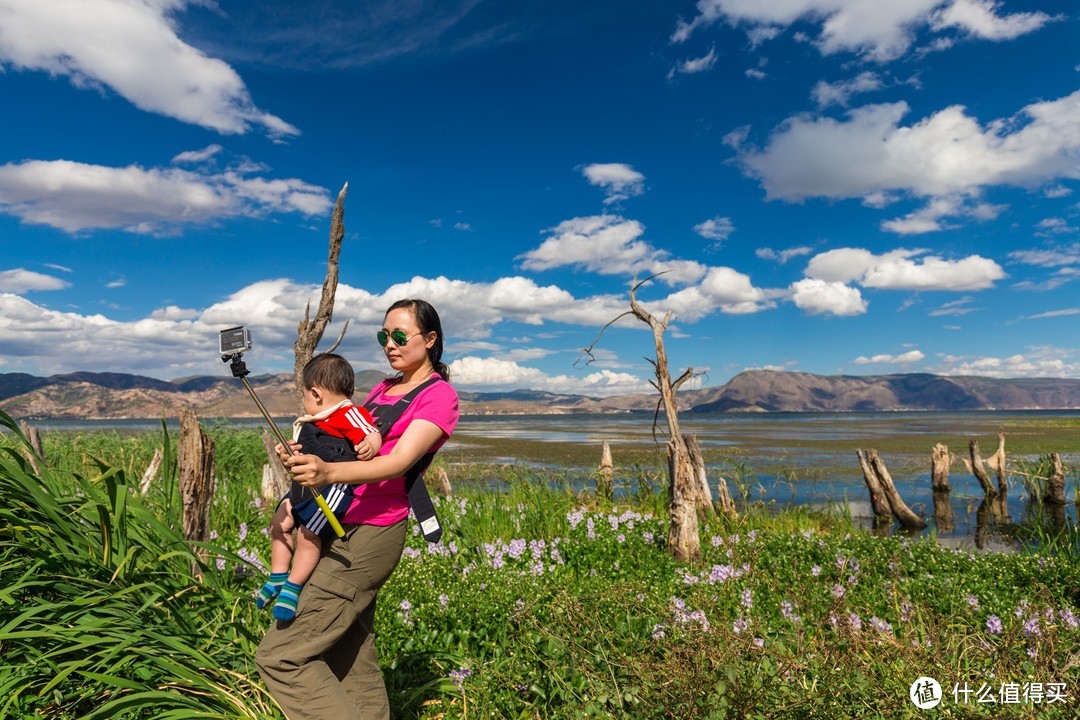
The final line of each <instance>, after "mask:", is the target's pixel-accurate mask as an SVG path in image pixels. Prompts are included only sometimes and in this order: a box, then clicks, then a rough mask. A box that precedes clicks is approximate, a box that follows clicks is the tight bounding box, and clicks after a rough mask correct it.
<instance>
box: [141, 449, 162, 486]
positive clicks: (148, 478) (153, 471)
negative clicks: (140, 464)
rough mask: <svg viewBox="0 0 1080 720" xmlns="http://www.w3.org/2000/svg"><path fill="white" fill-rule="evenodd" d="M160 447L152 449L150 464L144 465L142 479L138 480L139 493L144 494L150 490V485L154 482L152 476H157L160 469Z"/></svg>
mask: <svg viewBox="0 0 1080 720" xmlns="http://www.w3.org/2000/svg"><path fill="white" fill-rule="evenodd" d="M161 459H162V456H161V448H158V449H156V450H154V457H152V458H150V464H149V465H147V466H146V472H144V473H143V476H142V480H140V481H139V494H140V495H142V496H144V497H145V496H146V494H147V493H148V492H150V486H151V485H153V484H154V478H156V477H157V474H158V472H159V471H160V470H161Z"/></svg>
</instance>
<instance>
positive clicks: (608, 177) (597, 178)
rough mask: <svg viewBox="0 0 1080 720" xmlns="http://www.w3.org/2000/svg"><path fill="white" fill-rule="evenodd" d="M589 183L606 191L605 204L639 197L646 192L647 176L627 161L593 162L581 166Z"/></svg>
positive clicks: (582, 172)
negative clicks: (626, 162) (627, 163)
mask: <svg viewBox="0 0 1080 720" xmlns="http://www.w3.org/2000/svg"><path fill="white" fill-rule="evenodd" d="M581 174H582V175H584V176H585V179H586V180H588V181H589V184H590V185H592V186H594V187H598V188H600V189H602V190H603V191H604V195H605V196H606V197H605V198H604V204H605V205H610V204H611V203H616V202H620V201H622V200H626V199H628V198H632V197H638V196H640V195H642V194H643V193H644V192H645V176H644V175H642V174H641V173H639V172H638V171H637V170H635V169H634V168H632V167H630V166H629V165H626V164H625V163H593V164H591V165H585V166H583V167H582V168H581Z"/></svg>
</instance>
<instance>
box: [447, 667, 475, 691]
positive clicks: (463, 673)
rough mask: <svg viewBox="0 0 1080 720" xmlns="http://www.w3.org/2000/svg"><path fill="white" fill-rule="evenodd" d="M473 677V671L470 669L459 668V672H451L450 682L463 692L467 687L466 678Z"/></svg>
mask: <svg viewBox="0 0 1080 720" xmlns="http://www.w3.org/2000/svg"><path fill="white" fill-rule="evenodd" d="M471 675H472V670H470V669H469V668H458V669H457V670H451V671H450V680H452V681H453V683H454V684H455V685H457V687H458V690H462V689H464V686H465V678H467V677H470V676H471Z"/></svg>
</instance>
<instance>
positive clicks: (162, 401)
mask: <svg viewBox="0 0 1080 720" xmlns="http://www.w3.org/2000/svg"><path fill="white" fill-rule="evenodd" d="M384 377H385V375H384V374H383V373H381V372H378V371H374V370H364V371H362V372H360V373H358V375H357V383H356V386H357V388H359V389H360V390H361V391H362V390H363V389H366V388H370V387H371V386H373V385H374V384H375V383H377V382H378V381H379V380H381V379H383V378H384ZM248 380H249V382H250V383H251V385H252V387H254V388H255V391H256V393H257V394H258V395H259V399H260V400H262V401H263V403H264V404H265V405H266V406H267V408H268V409H269V410H270V412H271V413H272V414H273V415H275V416H276V417H289V416H292V415H295V414H296V412H297V407H296V400H295V397H294V395H293V381H292V375H291V374H287V373H283V374H280V375H251V376H249V377H248ZM460 397H461V410H462V412H463V413H465V414H477V415H481V414H486V415H500V414H569V413H621V412H650V413H651V412H653V411H655V409H656V401H657V398H656V396H655V395H646V394H639V395H621V396H616V397H607V398H597V397H590V396H586V395H559V394H556V393H549V392H544V391H538V390H515V391H512V392H492V393H483V392H461V393H460ZM678 397H679V404H680V408H682V409H683V410H686V411H689V412H851V411H868V412H869V411H886V410H992V409H995V410H1034V409H1080V380H1071V379H1055V378H1020V379H1012V380H1003V379H996V378H985V377H967V376H961V377H947V376H941V375H930V374H926V373H911V374H901V375H868V376H849V375H812V374H809V373H798V372H777V371H770V370H748V371H746V372H743V373H740V374H739V375H736V376H735V377H733V378H732V379H731V380H730V381H729V382H727V383H726V384H724V385H721V386H717V387H711V388H703V389H699V390H687V391H683V392H680V393H679V396H678ZM182 408H192V409H195V410H196V411H197V412H198V413H199V414H200V415H201V416H202V417H257V416H258V414H259V413H258V410H257V409H256V407H255V405H254V404H253V403H252V402H251V399H250V398H249V397H248V394H247V392H246V391H245V390H244V388H243V385H242V384H241V383H240V381H239V380H237V379H235V378H233V377H230V376H229V375H228V374H223V375H222V376H221V377H212V376H200V377H191V378H182V379H178V380H173V381H165V380H157V379H154V378H148V377H143V376H139V375H129V374H124V373H89V372H77V373H67V374H63V375H53V376H50V377H46V378H40V377H35V376H33V375H27V374H25V373H7V374H0V410H4V411H5V412H7V413H8V414H9V415H11V416H13V417H15V418H19V419H23V418H28V419H32V418H78V419H104V418H160V417H162V416H163V415H164V416H167V417H174V416H176V415H178V414H179V412H180V410H181V409H182Z"/></svg>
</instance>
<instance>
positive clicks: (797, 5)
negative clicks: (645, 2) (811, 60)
mask: <svg viewBox="0 0 1080 720" xmlns="http://www.w3.org/2000/svg"><path fill="white" fill-rule="evenodd" d="M997 7H998V4H997V3H994V2H990V1H988V0H905V1H904V2H881V0H801V1H800V2H792V1H791V0H698V3H697V10H698V15H697V16H696V17H695V18H694V19H692V20H690V21H689V22H687V21H685V20H681V19H680V20H679V22H678V24H677V26H676V28H675V32H674V33H672V36H671V41H672V42H676V43H678V42H684V41H686V40H687V39H689V37H690V36H691V35H692V34H693V33H694V32H695V31H696V30H697V29H698V28H704V27H708V26H710V25H713V24H715V23H717V22H719V21H721V20H724V21H727V22H728V23H730V24H733V25H742V26H744V27H746V28H747V32H748V34H749V35H750V36H751V38H752V40H753V41H754V42H755V43H756V42H760V41H761V39H763V38H766V37H775V36H776V34H778V32H779V30H780V29H782V28H788V27H790V26H792V25H794V24H796V23H812V24H814V25H818V26H820V34H819V35H818V36H817V38H816V39H814V41H813V42H814V44H815V45H816V46H817V47H818V49H819V50H820V51H821V52H822V54H825V55H831V54H834V53H838V52H855V53H859V54H861V55H864V56H865V57H867V58H868V59H870V60H874V61H877V62H887V61H890V60H894V59H896V58H898V57H900V56H902V55H903V54H904V53H905V52H906V51H907V50H908V48H909V47H910V46H911V44H912V43H913V42H914V39H915V34H916V32H917V31H918V30H920V29H922V28H924V27H928V28H929V29H931V30H933V31H936V32H942V31H947V30H953V29H959V30H961V31H963V32H964V33H965V34H966V35H968V36H971V37H977V38H981V39H986V40H1007V39H1011V38H1014V37H1017V36H1019V35H1022V34H1025V33H1029V32H1033V31H1035V30H1037V29H1039V28H1040V27H1042V26H1043V25H1045V24H1046V23H1047V22H1049V21H1050V20H1051V19H1052V18H1051V17H1050V16H1049V15H1046V14H1045V13H1041V12H1034V13H1014V14H1011V15H1004V16H1002V15H998V14H997V13H996V12H995V10H996V9H997ZM762 30H764V31H765V34H764V35H762ZM938 39H939V40H945V41H946V42H951V38H949V37H939V38H938Z"/></svg>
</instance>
